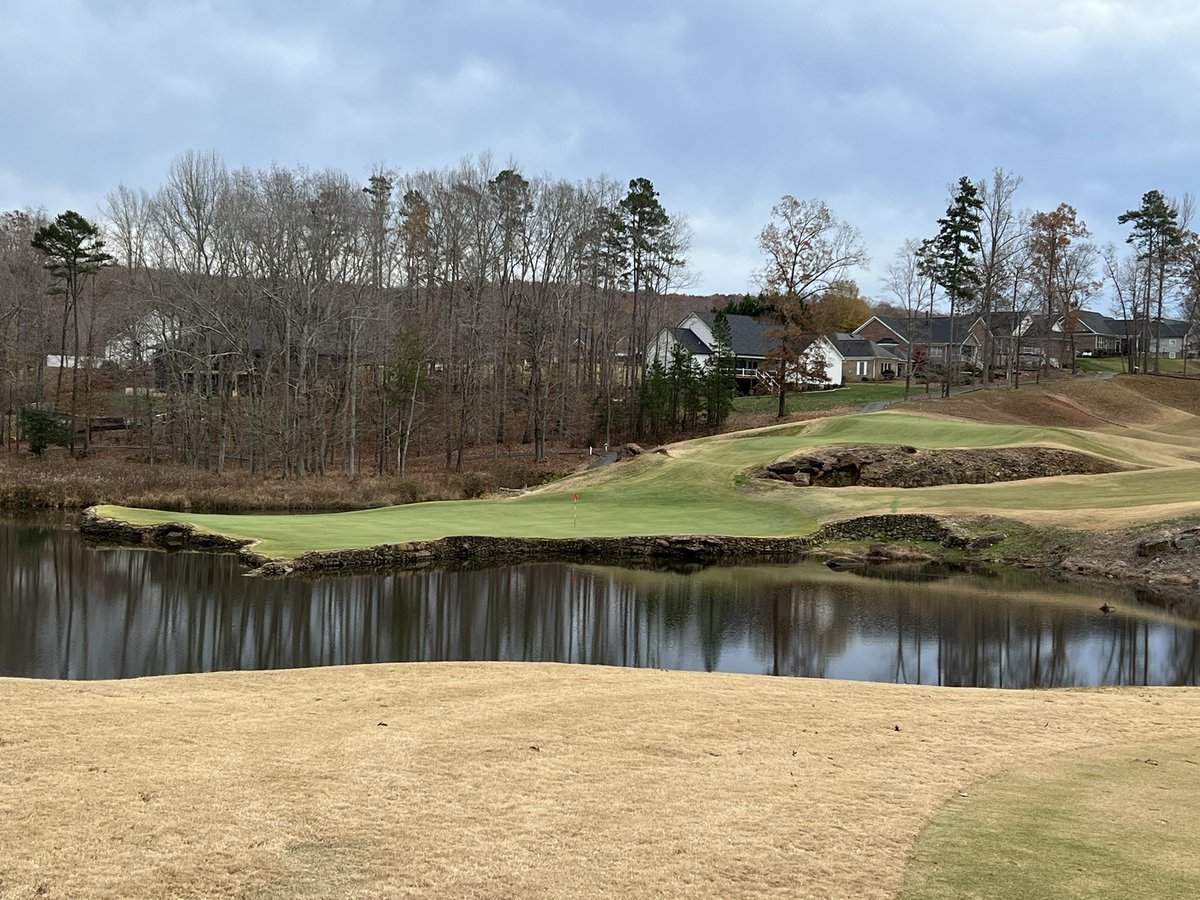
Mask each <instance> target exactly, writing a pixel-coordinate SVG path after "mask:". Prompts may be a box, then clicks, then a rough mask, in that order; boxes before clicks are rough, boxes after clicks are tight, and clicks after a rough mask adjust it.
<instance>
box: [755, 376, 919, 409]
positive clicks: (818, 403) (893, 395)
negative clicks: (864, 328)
mask: <svg viewBox="0 0 1200 900" xmlns="http://www.w3.org/2000/svg"><path fill="white" fill-rule="evenodd" d="M924 389H925V388H924V386H923V385H913V389H912V392H911V393H912V396H914V397H915V396H917V394H918V393H920V392H921V391H924ZM903 397H904V382H903V381H899V382H897V381H882V382H861V381H860V382H851V383H850V384H847V385H846V386H845V387H840V388H835V389H833V390H828V391H805V392H804V393H801V394H789V395H788V398H787V411H788V413H798V412H814V411H818V410H823V409H856V408H859V407H862V406H866V405H867V404H868V403H874V402H875V401H877V400H899V399H901V398H903ZM733 409H734V412H738V413H774V412H775V411H776V410H778V409H779V398H778V397H774V396H755V397H738V398H736V399H735V400H734V401H733Z"/></svg>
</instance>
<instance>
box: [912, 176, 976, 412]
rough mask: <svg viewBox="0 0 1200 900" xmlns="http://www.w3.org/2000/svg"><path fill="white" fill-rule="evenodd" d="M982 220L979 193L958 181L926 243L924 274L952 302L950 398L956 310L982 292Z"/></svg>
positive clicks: (946, 386) (946, 392)
mask: <svg viewBox="0 0 1200 900" xmlns="http://www.w3.org/2000/svg"><path fill="white" fill-rule="evenodd" d="M982 220H983V201H982V200H980V198H979V190H978V188H976V187H975V184H974V183H973V182H972V181H971V179H970V178H967V176H965V175H964V176H963V177H962V178H960V179H958V185H957V187H956V190H955V193H954V195H953V196H952V197H951V199H950V206H949V207H947V208H946V215H944V216H943V217H942V218H940V219H938V233H937V234H936V235H934V237H933V239H932V240H930V241H929V242H927V247H928V250H929V253H928V255H927V256H926V257H925V260H924V266H925V271H924V272H923V274H926V275H928V276H929V277H931V278H932V279H933V280H934V281H936V282H937V283H938V285H939V286H940V287H941V288H942V290H944V291H945V292H946V296H947V297H948V298H949V300H950V342H949V346H948V347H947V355H948V358H947V360H946V378H945V379H944V381H943V383H942V396H943V397H948V396H950V386H951V385H952V384H953V383H954V382H955V381H956V380H957V376H958V358H957V355H956V353H955V350H956V343H957V335H956V334H955V313H956V311H957V310H958V309H959V308H961V307H962V306H964V305H965V304H968V303H970V302H971V301H973V300H974V299H975V293H976V291H978V290H979V285H980V275H979V225H980V222H981V221H982Z"/></svg>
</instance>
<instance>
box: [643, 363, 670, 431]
mask: <svg viewBox="0 0 1200 900" xmlns="http://www.w3.org/2000/svg"><path fill="white" fill-rule="evenodd" d="M670 406H671V387H670V379H669V378H668V376H667V370H666V368H665V367H664V366H663V364H662V363H661V362H659V361H658V360H657V359H656V360H654V362H652V363H651V364H650V368H648V369H647V370H646V377H645V378H644V379H642V384H641V387H640V388H639V390H638V412H639V416H640V418H641V420H642V424H643V428H645V429H647V430H649V431H650V432H652V433H658V432H661V431H662V430H663V427H664V424H665V422H666V420H667V416H668V414H669V412H670Z"/></svg>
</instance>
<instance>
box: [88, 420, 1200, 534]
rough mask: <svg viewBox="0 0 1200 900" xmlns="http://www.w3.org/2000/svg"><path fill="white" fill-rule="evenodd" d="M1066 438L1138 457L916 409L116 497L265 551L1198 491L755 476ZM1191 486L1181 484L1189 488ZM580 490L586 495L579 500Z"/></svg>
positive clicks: (1190, 473) (777, 529) (1171, 479)
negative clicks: (266, 486) (885, 484)
mask: <svg viewBox="0 0 1200 900" xmlns="http://www.w3.org/2000/svg"><path fill="white" fill-rule="evenodd" d="M1048 442H1050V443H1056V444H1062V445H1065V446H1069V447H1074V448H1076V449H1079V450H1083V451H1087V452H1092V453H1097V454H1099V455H1102V456H1108V457H1110V458H1113V459H1115V460H1117V461H1120V462H1124V463H1132V464H1137V463H1139V462H1140V461H1139V460H1137V459H1135V458H1133V457H1131V456H1129V455H1128V454H1127V453H1124V452H1120V451H1118V450H1116V449H1113V448H1111V447H1108V446H1106V445H1105V444H1104V443H1103V439H1102V437H1100V436H1096V435H1092V434H1090V433H1085V432H1075V431H1070V430H1066V429H1055V428H1036V427H1033V426H1023V425H981V424H976V423H970V422H960V421H953V420H945V419H937V418H929V417H922V416H918V415H912V414H905V413H891V412H888V413H875V414H870V415H852V416H844V417H839V418H836V419H825V420H820V421H815V422H807V423H801V424H797V425H792V426H786V427H783V428H773V429H766V430H762V431H757V432H747V433H741V434H732V435H720V436H717V437H713V438H703V439H700V440H697V441H692V442H689V443H687V444H683V445H679V448H680V449H679V450H678V451H676V452H677V454H678V456H677V457H673V458H667V457H665V456H661V455H658V454H649V455H647V456H644V457H641V458H639V459H636V460H633V461H629V462H623V463H619V464H617V465H614V466H610V467H608V468H605V469H601V470H598V471H595V472H589V473H586V474H583V475H579V476H576V477H573V478H569V479H565V480H563V481H560V482H557V483H555V484H553V485H548V486H546V487H544V488H541V489H539V490H536V491H532V492H530V493H528V494H525V495H524V496H521V497H515V498H508V499H496V500H463V501H448V502H440V503H421V504H413V505H411V506H399V507H390V508H386V509H371V510H362V511H357V512H348V513H333V514H321V515H286V516H280V515H207V514H196V513H179V512H163V511H156V510H132V509H124V508H119V507H105V508H103V509H102V511H103V512H105V513H107V514H109V515H115V516H117V517H119V518H122V519H125V520H128V521H131V522H135V523H139V524H155V523H161V522H171V521H184V522H190V523H192V524H194V525H196V526H198V527H201V528H204V529H207V530H211V531H215V532H219V533H222V534H226V535H230V536H232V537H236V538H250V539H258V540H260V541H261V543H260V544H259V546H258V549H259V551H260V552H262V553H264V554H266V555H268V556H274V557H290V556H295V555H297V554H299V553H302V552H304V551H306V550H333V549H342V548H348V547H366V546H372V545H376V544H390V543H397V542H401V541H408V540H431V539H436V538H441V537H445V536H447V535H454V534H485V535H495V536H500V537H549V538H562V537H583V536H595V537H602V536H606V537H612V536H627V535H655V534H722V535H731V536H764V537H774V536H782V535H797V534H806V533H809V532H811V531H813V530H815V529H816V528H817V527H818V526H819V525H820V523H821V522H824V521H828V520H830V519H835V518H841V517H845V516H851V515H863V514H869V513H880V512H887V511H889V510H893V509H894V510H900V511H906V510H913V509H936V508H939V507H943V508H956V509H964V508H965V509H985V508H993V509H1000V510H1013V511H1018V510H1022V509H1043V508H1047V507H1051V508H1061V509H1089V508H1093V507H1109V506H1111V507H1124V506H1139V505H1151V504H1156V503H1164V502H1170V501H1172V500H1175V499H1179V498H1180V497H1181V496H1185V495H1190V496H1200V469H1194V470H1193V469H1185V470H1173V469H1172V470H1154V469H1147V470H1144V471H1131V472H1125V473H1119V474H1116V475H1103V476H1092V477H1089V478H1078V479H1065V480H1062V479H1055V480H1053V481H1049V480H1045V479H1038V480H1035V481H1024V482H1010V483H1002V484H993V485H949V486H945V487H938V488H920V489H915V490H896V489H890V488H839V489H812V490H797V489H795V488H792V487H790V486H787V485H782V484H778V483H772V482H765V481H762V480H760V479H756V478H751V477H749V475H750V474H751V473H752V472H753V471H755V470H757V469H758V468H760V467H761V466H763V465H764V464H766V463H768V462H770V461H772V460H774V459H778V458H781V457H785V456H788V455H791V454H794V453H796V452H798V451H800V450H802V449H803V448H805V447H820V446H829V445H837V444H851V443H890V444H912V445H915V446H921V447H987V446H1007V445H1012V444H1035V443H1036V444H1044V443H1048ZM1181 492H1182V493H1181ZM575 494H578V495H579V502H578V503H575V502H574V500H573V497H574V495H575Z"/></svg>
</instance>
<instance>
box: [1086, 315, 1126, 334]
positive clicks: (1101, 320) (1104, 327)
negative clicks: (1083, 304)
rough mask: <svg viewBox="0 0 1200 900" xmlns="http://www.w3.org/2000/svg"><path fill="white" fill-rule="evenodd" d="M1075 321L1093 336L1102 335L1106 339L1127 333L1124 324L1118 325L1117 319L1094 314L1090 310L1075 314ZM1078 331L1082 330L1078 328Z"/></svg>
mask: <svg viewBox="0 0 1200 900" xmlns="http://www.w3.org/2000/svg"><path fill="white" fill-rule="evenodd" d="M1075 319H1076V321H1078V322H1079V325H1080V326H1082V328H1083V329H1086V330H1087V331H1090V332H1092V333H1093V334H1100V335H1104V336H1105V337H1120V336H1122V335H1123V334H1124V332H1125V328H1124V325H1123V324H1118V323H1117V321H1116V320H1115V319H1112V318H1110V317H1109V316H1106V315H1104V314H1103V313H1098V312H1092V311H1091V310H1090V309H1081V310H1079V311H1078V312H1077V313H1075ZM1076 330H1080V329H1078V328H1077V329H1076Z"/></svg>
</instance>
